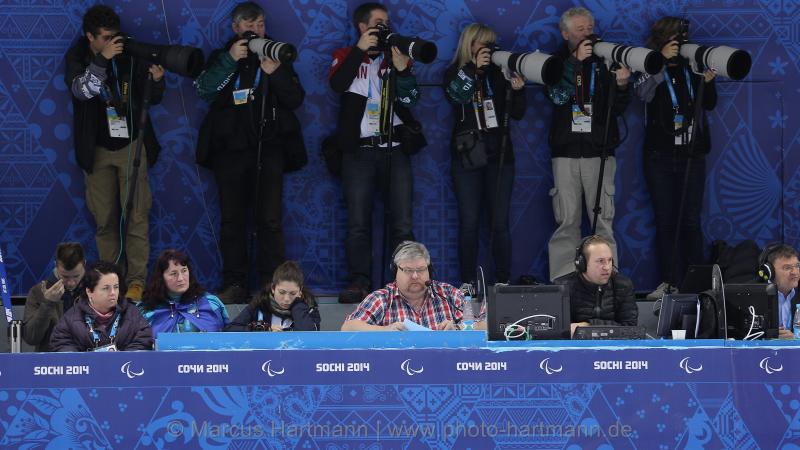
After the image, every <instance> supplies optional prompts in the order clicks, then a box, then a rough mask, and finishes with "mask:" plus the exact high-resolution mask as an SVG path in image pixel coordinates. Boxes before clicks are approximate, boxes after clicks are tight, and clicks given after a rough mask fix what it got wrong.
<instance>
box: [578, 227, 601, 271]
mask: <svg viewBox="0 0 800 450" xmlns="http://www.w3.org/2000/svg"><path fill="white" fill-rule="evenodd" d="M596 236H597V235H595V234H590V235H589V236H586V237H585V238H583V239H581V243H580V244H578V246H577V247H576V248H575V271H577V272H578V273H586V255H585V254H584V253H583V248H584V247H586V243H587V242H589V240H590V239H592V238H594V237H596Z"/></svg>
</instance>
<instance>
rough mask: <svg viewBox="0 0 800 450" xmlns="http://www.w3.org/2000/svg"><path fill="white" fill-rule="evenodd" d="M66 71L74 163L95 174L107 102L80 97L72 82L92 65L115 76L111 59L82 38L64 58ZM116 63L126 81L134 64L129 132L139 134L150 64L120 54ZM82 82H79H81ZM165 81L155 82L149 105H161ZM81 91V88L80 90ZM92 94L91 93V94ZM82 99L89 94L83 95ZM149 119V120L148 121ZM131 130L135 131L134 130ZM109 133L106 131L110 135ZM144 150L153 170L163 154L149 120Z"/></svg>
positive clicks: (96, 97)
mask: <svg viewBox="0 0 800 450" xmlns="http://www.w3.org/2000/svg"><path fill="white" fill-rule="evenodd" d="M65 59H66V66H67V67H66V71H65V74H64V81H65V83H66V85H67V87H68V88H70V90H71V92H72V93H73V94H72V108H73V118H74V119H73V124H74V125H73V127H72V134H73V139H74V144H75V160H76V161H77V162H78V166H79V167H80V168H81V169H83V170H85V171H86V172H88V173H91V172H92V166H93V165H94V151H95V147H96V146H97V134H98V132H99V131H100V129H99V127H101V126H102V127H106V129H107V128H108V126H107V125H106V112H105V108H106V103H105V102H104V101H103V100H102V99H101V98H100V96H97V95H95V96H92V97H91V98H88V99H87V98H78V97H76V95H75V92H76V91H75V89H76V88H75V87H73V82H75V81H76V78H78V77H82V76H84V75H88V74H89V70H90V65H93V66H92V68H95V69H101V70H102V69H105V74H106V76H108V77H112V76H113V71H112V65H111V63H110V62H109V60H107V59H105V58H104V57H103V56H102V55H99V54H98V55H94V54H92V52H91V50H90V48H89V40H88V39H86V37H82V38H80V39H79V40H78V42H77V43H76V44H75V45H73V46H72V47H70V49H69V50H68V51H67V54H66V56H65ZM114 61H115V62H116V63H117V72H118V73H119V74H120V78H122V79H123V80H125V79H127V78H130V75H129V74H130V70H131V63H132V64H133V74H134V80H133V83H131V85H132V86H131V92H132V93H133V102H132V106H133V114H132V115H131V117H129V121H128V122H129V124H132V126H129V131H130V132H132V133H135V132H136V128H137V127H138V122H139V115H140V109H139V107H140V106H141V103H142V95H143V92H144V85H145V82H146V80H147V76H148V69H149V68H150V65H151V64H150V63H149V62H147V61H141V60H138V59H131V58H130V57H126V56H124V55H119V56H116V57H115V58H114ZM78 81H80V80H78ZM164 86H165V81H164V79H163V78H162V79H161V80H159V81H158V82H155V83H152V88H151V91H150V104H152V105H156V104H159V103H161V99H162V97H163V95H164ZM77 89H78V90H79V91H80V88H77ZM89 95H91V94H89ZM82 96H83V97H85V96H87V95H82ZM148 119H149V118H148ZM131 128H132V129H131ZM107 132H108V131H106V133H107ZM144 148H145V150H146V152H147V165H148V167H152V166H153V164H155V163H156V160H157V159H158V154H159V153H160V152H161V145H160V144H159V143H158V140H157V139H156V134H155V132H154V131H153V124H152V123H151V121H150V120H148V121H147V125H146V127H145V130H144Z"/></svg>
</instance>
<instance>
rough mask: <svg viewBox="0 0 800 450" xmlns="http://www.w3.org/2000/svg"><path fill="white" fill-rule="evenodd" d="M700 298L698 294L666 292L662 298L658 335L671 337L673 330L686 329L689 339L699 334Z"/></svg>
mask: <svg viewBox="0 0 800 450" xmlns="http://www.w3.org/2000/svg"><path fill="white" fill-rule="evenodd" d="M699 326H700V298H699V297H698V296H697V294H665V295H664V297H663V298H662V299H661V312H660V313H659V314H658V327H657V328H656V337H663V338H666V337H671V336H672V330H685V331H686V338H687V339H694V337H695V336H697V333H698V331H699Z"/></svg>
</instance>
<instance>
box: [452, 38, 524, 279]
mask: <svg viewBox="0 0 800 450" xmlns="http://www.w3.org/2000/svg"><path fill="white" fill-rule="evenodd" d="M496 39H497V36H496V34H495V32H494V31H493V30H492V29H491V28H489V27H487V26H485V25H481V24H477V23H473V24H470V25H467V27H466V28H464V31H462V32H461V37H460V38H459V40H458V49H457V50H456V54H455V56H454V57H453V62H452V64H451V65H450V67H448V68H447V71H446V72H445V75H444V81H443V85H444V88H445V93H446V97H447V100H448V101H449V102H450V103H451V104H452V105H453V113H454V116H455V124H454V127H453V136H452V140H451V151H450V154H451V158H452V162H451V169H450V173H451V175H452V177H453V190H454V191H455V196H456V203H457V205H458V261H459V268H460V273H461V281H462V282H473V283H474V281H475V279H476V268H477V264H478V242H479V239H478V237H479V234H478V231H479V228H480V223H481V216H482V213H483V212H484V211H486V212H488V215H489V225H490V230H489V233H490V242H491V244H492V245H491V249H490V251H491V252H492V256H493V257H494V266H495V277H494V279H495V281H496V282H500V283H507V282H508V281H509V279H510V277H511V232H510V229H509V228H510V226H509V209H510V207H511V191H512V187H513V185H514V151H513V148H512V146H511V136H510V133H509V131H508V129H503V127H502V121H503V117H504V114H505V113H506V111H507V110H508V112H509V115H510V117H511V118H513V119H515V120H519V119H521V118H522V116H523V115H524V114H525V94H524V91H523V88H524V87H525V80H524V78H522V76H521V75H519V74H516V73H510V74H504V73H503V72H502V70H501V69H500V67H498V66H497V65H495V64H492V62H491V54H492V51H494V48H495V41H496ZM507 93H510V99H511V102H510V104H507V102H506V98H507ZM504 141H505V146H503V142H504Z"/></svg>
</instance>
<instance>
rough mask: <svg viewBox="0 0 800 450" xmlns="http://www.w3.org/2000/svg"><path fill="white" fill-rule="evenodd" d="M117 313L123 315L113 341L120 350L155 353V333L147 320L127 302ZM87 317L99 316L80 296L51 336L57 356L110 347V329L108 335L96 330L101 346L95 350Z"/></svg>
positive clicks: (84, 298)
mask: <svg viewBox="0 0 800 450" xmlns="http://www.w3.org/2000/svg"><path fill="white" fill-rule="evenodd" d="M117 311H118V312H119V313H120V314H121V315H122V316H121V317H120V321H119V325H118V327H117V333H116V337H115V338H114V342H115V343H116V346H117V350H120V351H123V350H152V349H153V333H152V331H151V330H150V324H149V323H147V321H146V320H144V318H143V317H142V314H141V313H140V312H139V309H138V308H136V306H135V305H133V304H132V303H130V302H129V301H128V300H127V299H121V300H120V301H119V303H118V304H117ZM86 316H89V317H91V318H92V319H94V318H95V316H96V314H95V312H94V311H93V310H92V308H91V307H90V306H89V302H88V300H87V299H86V297H85V296H81V298H79V299H78V300H77V301H76V302H75V305H74V306H73V307H72V308H70V309H69V310H68V311H67V312H66V313H64V317H62V318H61V320H59V321H58V324H56V326H55V328H53V334H52V335H51V336H50V350H51V351H54V352H85V351H91V350H93V349H94V348H95V347H102V346H104V345H107V344H109V343H110V342H111V339H110V338H109V336H108V333H109V332H110V331H111V325H109V326H108V330H106V331H100V330H97V333H98V335H99V336H100V342H99V343H98V345H96V346H95V343H94V338H93V337H92V334H91V333H89V327H88V326H87V325H86Z"/></svg>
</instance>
